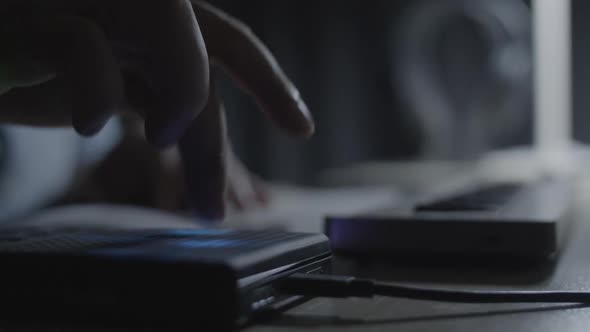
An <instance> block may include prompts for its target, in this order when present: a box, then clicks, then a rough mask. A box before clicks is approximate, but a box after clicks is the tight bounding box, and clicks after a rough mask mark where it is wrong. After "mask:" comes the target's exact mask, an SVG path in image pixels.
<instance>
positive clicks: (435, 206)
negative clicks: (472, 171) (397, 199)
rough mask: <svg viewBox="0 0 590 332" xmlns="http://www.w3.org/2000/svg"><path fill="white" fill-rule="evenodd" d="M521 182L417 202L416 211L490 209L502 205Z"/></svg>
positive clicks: (521, 186) (519, 187)
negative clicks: (426, 201)
mask: <svg viewBox="0 0 590 332" xmlns="http://www.w3.org/2000/svg"><path fill="white" fill-rule="evenodd" d="M523 186H524V185H523V184H515V183H508V184H496V185H491V186H486V187H483V188H479V189H476V190H472V191H469V192H466V193H461V194H458V195H455V196H450V197H445V198H442V199H440V200H435V201H431V202H428V203H425V204H419V205H417V206H416V207H415V210H416V211H417V212H460V211H482V212H483V211H492V210H497V209H498V208H500V207H502V206H504V205H505V204H506V203H507V202H508V201H509V200H510V199H511V198H512V197H514V195H516V193H517V192H518V191H520V190H521V189H522V188H523Z"/></svg>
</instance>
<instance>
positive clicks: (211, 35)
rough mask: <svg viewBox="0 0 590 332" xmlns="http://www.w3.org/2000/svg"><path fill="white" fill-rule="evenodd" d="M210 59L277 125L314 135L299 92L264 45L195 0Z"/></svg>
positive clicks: (298, 132)
mask: <svg viewBox="0 0 590 332" xmlns="http://www.w3.org/2000/svg"><path fill="white" fill-rule="evenodd" d="M193 6H194V9H195V15H196V17H197V19H198V20H199V23H200V25H201V29H202V32H203V36H204V38H205V42H206V44H207V49H208V51H209V56H210V57H211V58H212V61H215V62H216V63H219V64H220V65H221V66H222V67H223V68H225V69H226V70H227V71H228V72H229V73H230V74H231V75H232V76H233V77H235V78H236V80H238V81H239V82H240V83H241V85H242V86H243V88H244V89H246V90H247V91H249V92H250V93H251V94H252V95H254V97H255V98H256V99H257V101H258V103H259V104H260V105H261V106H262V109H263V110H264V111H265V112H266V113H267V114H268V115H269V116H270V118H271V119H272V120H274V122H275V123H277V124H278V125H279V126H280V127H281V128H283V129H285V130H286V131H288V132H289V133H292V134H294V135H296V136H303V137H309V136H311V135H312V134H313V132H314V124H313V120H312V117H311V114H310V112H309V110H308V108H307V106H306V105H305V102H304V101H303V99H302V98H301V96H300V94H299V91H298V90H297V89H296V88H295V86H294V85H293V84H292V83H291V81H290V80H289V79H288V78H287V76H286V75H285V73H284V72H283V70H282V69H281V67H280V66H279V64H278V63H277V61H276V59H275V58H274V57H273V55H272V54H271V53H270V51H269V50H268V49H267V48H266V47H265V46H264V44H263V43H262V42H261V41H260V40H259V39H258V38H257V37H256V36H255V35H254V34H253V33H252V32H251V31H250V30H249V29H248V28H247V27H245V26H244V25H243V24H242V23H240V22H238V21H237V20H236V19H234V18H232V17H230V16H228V15H227V14H225V13H222V12H221V11H219V10H217V9H215V8H214V7H212V6H210V5H208V4H206V3H203V2H201V1H194V2H193Z"/></svg>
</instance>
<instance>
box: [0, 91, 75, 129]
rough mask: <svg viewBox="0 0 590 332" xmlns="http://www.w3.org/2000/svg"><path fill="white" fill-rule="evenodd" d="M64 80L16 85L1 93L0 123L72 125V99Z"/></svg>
mask: <svg viewBox="0 0 590 332" xmlns="http://www.w3.org/2000/svg"><path fill="white" fill-rule="evenodd" d="M67 89H68V84H66V82H65V80H64V79H54V80H51V81H49V82H47V83H43V84H40V85H35V86H32V87H29V88H14V89H11V90H10V91H8V92H7V93H5V94H3V95H1V96H0V110H2V111H0V122H1V123H12V124H21V125H30V126H56V127H61V126H70V125H71V123H72V109H73V106H72V101H71V100H70V98H69V94H68V93H67Z"/></svg>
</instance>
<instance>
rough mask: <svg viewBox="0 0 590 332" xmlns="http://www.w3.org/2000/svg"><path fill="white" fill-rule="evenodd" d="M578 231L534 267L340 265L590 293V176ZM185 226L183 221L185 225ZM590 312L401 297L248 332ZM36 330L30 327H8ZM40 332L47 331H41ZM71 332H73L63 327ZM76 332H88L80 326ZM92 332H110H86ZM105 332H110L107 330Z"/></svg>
mask: <svg viewBox="0 0 590 332" xmlns="http://www.w3.org/2000/svg"><path fill="white" fill-rule="evenodd" d="M578 184H579V188H578V193H577V195H576V199H575V201H574V202H573V207H572V211H573V213H572V217H571V218H572V232H571V237H570V239H569V241H567V244H566V245H565V246H564V248H563V251H562V253H561V255H560V257H559V259H558V260H556V261H555V262H554V263H549V264H545V265H538V266H535V267H519V266H515V267H502V268H500V267H492V266H485V265H482V266H480V267H477V268H476V267H472V268H464V267H460V266H445V265H440V266H437V267H432V266H430V267H428V266H407V265H402V264H396V262H373V263H369V262H353V261H350V260H345V259H342V258H337V259H336V261H335V265H336V270H337V271H338V272H340V273H346V274H355V275H358V276H361V277H371V278H376V279H381V280H389V281H393V282H402V283H403V282H408V283H409V282H411V283H412V284H414V285H416V284H418V285H427V286H444V287H458V288H468V287H473V288H486V289H488V288H489V289H546V290H590V220H588V219H590V204H588V202H590V177H587V180H586V181H579V182H578ZM179 224H180V222H179ZM589 326H590V308H588V307H582V306H579V305H547V304H538V305H537V304H509V305H505V304H501V305H498V304H489V305H487V304H486V305H473V304H449V303H435V302H423V301H411V300H402V299H387V298H376V299H373V300H365V299H346V300H332V299H316V300H312V301H310V302H307V303H305V304H303V305H300V306H298V307H296V308H293V309H292V310H290V311H288V312H287V313H285V314H284V315H282V316H281V317H279V318H277V319H276V320H273V321H271V322H267V323H265V324H262V325H257V326H252V327H250V328H247V329H246V330H245V332H266V331H310V330H317V331H396V332H403V331H453V332H460V331H483V332H486V331H538V332H544V331H547V332H549V331H551V332H555V331H563V332H569V331H588V327H589ZM0 329H1V330H2V331H9V332H10V331H15V332H16V331H31V330H33V331H34V330H35V329H34V328H32V327H31V326H27V327H26V328H25V327H14V326H12V327H9V326H2V323H0ZM38 330H39V331H41V330H43V331H45V330H46V329H45V328H43V329H38ZM59 330H62V331H67V330H68V329H61V328H60V329H59ZM69 330H71V331H74V330H75V331H84V329H80V328H75V329H74V328H72V329H69ZM87 331H103V330H101V329H87ZM104 331H107V330H106V329H105V330H104Z"/></svg>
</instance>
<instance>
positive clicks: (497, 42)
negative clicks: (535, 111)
mask: <svg viewBox="0 0 590 332" xmlns="http://www.w3.org/2000/svg"><path fill="white" fill-rule="evenodd" d="M466 22H468V24H467V23H466ZM400 23H401V24H396V25H395V26H394V28H393V37H394V39H395V40H396V43H393V44H392V46H393V47H392V54H391V55H392V58H393V59H394V63H393V66H392V72H393V75H392V77H393V79H394V86H395V87H396V88H397V89H398V91H399V92H400V93H401V97H402V99H403V100H404V102H405V104H406V105H407V106H409V107H410V108H411V110H412V111H414V112H415V114H417V116H418V118H419V120H420V123H421V125H422V130H423V132H422V134H423V135H422V136H423V137H424V144H423V155H424V157H427V158H449V157H469V156H474V155H477V154H480V153H481V152H484V151H485V150H486V149H488V148H489V147H490V146H494V145H498V144H504V143H506V142H505V141H506V139H507V137H513V136H515V135H516V134H518V133H519V132H520V131H522V130H523V127H524V126H525V125H526V122H527V121H529V120H530V112H529V110H530V102H531V98H530V96H531V91H532V90H531V85H532V77H531V76H532V51H531V24H532V20H531V14H530V12H529V9H528V7H527V6H526V4H525V3H523V2H520V1H513V0H492V1H490V0H447V1H440V0H434V1H421V2H419V3H418V4H417V5H415V6H413V7H412V8H411V9H410V10H408V11H407V12H406V15H404V19H403V20H402V21H401V22H400ZM453 24H455V25H456V24H463V25H464V29H466V30H467V29H474V30H475V31H473V32H475V34H476V35H477V36H478V37H479V38H480V41H479V42H480V43H478V44H477V45H475V46H474V45H470V44H469V43H466V44H465V45H464V46H463V47H464V48H463V49H464V50H466V49H469V48H470V47H481V45H482V44H485V51H486V54H485V59H483V60H484V61H485V68H484V70H483V71H482V72H479V73H476V74H478V75H479V76H478V77H479V78H480V79H479V80H477V81H472V82H457V80H455V81H454V82H453V81H449V82H445V80H444V79H445V77H444V75H443V74H442V72H443V71H442V68H441V67H442V66H443V65H444V64H441V61H440V59H439V58H438V57H437V55H438V53H439V50H440V48H441V44H443V47H444V42H445V40H444V33H447V36H446V37H447V38H448V37H449V34H448V32H449V31H451V26H452V25H453ZM451 32H452V31H451ZM450 37H451V38H452V37H453V36H452V33H451V34H450ZM447 41H448V40H447ZM451 52H455V54H459V52H462V50H461V49H452V50H451ZM454 69H455V70H456V71H457V70H458V71H460V70H465V71H469V70H470V69H469V68H468V67H466V66H464V68H461V63H460V64H459V66H458V67H457V66H456V67H455V68H454ZM459 83H463V84H467V85H468V86H469V91H459V93H461V96H459V97H457V96H455V97H456V98H464V100H462V104H461V106H460V107H459V106H457V104H456V103H453V96H452V92H451V91H452V89H450V87H451V86H452V85H453V84H459ZM470 83H474V84H470ZM474 85H475V86H474ZM459 108H463V109H459ZM460 124H463V126H461V125H460Z"/></svg>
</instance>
